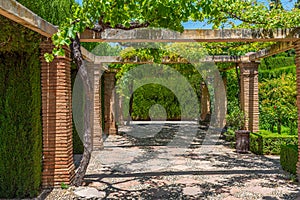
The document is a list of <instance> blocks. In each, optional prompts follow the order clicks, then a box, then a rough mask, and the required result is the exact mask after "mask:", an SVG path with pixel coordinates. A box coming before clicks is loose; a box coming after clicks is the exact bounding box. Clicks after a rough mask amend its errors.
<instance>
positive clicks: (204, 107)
mask: <svg viewBox="0 0 300 200" xmlns="http://www.w3.org/2000/svg"><path fill="white" fill-rule="evenodd" d="M208 114H210V100H209V92H208V88H207V85H206V84H205V82H202V83H201V115H200V120H201V121H206V120H207V115H208Z"/></svg>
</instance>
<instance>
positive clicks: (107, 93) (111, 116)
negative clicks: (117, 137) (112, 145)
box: [103, 71, 118, 135]
mask: <svg viewBox="0 0 300 200" xmlns="http://www.w3.org/2000/svg"><path fill="white" fill-rule="evenodd" d="M115 75H116V72H114V71H106V72H105V73H104V75H103V77H104V133H106V134H109V135H114V134H116V133H117V132H118V129H117V124H116V91H115V83H116V78H115Z"/></svg>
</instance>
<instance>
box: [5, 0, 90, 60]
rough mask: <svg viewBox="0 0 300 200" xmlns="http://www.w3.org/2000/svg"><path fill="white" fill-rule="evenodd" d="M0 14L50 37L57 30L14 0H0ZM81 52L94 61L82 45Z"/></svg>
mask: <svg viewBox="0 0 300 200" xmlns="http://www.w3.org/2000/svg"><path fill="white" fill-rule="evenodd" d="M0 15H3V16H4V17H6V18H8V19H10V20H12V21H15V22H16V23H18V24H20V25H22V26H25V27H27V28H29V29H31V30H33V31H35V32H37V33H39V34H41V35H43V36H45V37H47V38H51V37H52V35H53V34H54V33H56V32H57V31H58V28H57V27H56V26H54V25H53V24H51V23H49V22H47V21H46V20H44V19H42V18H41V17H39V16H37V15H36V14H34V13H33V12H32V11H30V10H29V9H28V8H26V7H24V6H23V5H21V4H20V3H18V2H17V1H15V0H0ZM81 52H82V54H83V57H84V59H86V60H87V61H89V62H94V60H95V56H94V55H93V54H92V53H90V52H89V51H87V50H86V49H85V48H83V47H81Z"/></svg>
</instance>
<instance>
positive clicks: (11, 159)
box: [0, 49, 42, 198]
mask: <svg viewBox="0 0 300 200" xmlns="http://www.w3.org/2000/svg"><path fill="white" fill-rule="evenodd" d="M40 114H41V85H40V63H39V51H38V49H36V51H35V52H32V53H15V52H14V53H5V54H1V53H0V141H1V144H0V197H1V198H16V197H17V198H24V197H34V196H36V195H37V194H38V192H39V190H40V184H41V172H42V122H41V115H40Z"/></svg>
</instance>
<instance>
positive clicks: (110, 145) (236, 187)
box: [85, 125, 299, 199]
mask: <svg viewBox="0 0 300 200" xmlns="http://www.w3.org/2000/svg"><path fill="white" fill-rule="evenodd" d="M189 126H191V125H188V126H186V127H185V129H184V130H185V131H188V128H189ZM178 128H179V127H178V125H165V126H163V128H162V129H161V130H160V131H159V132H158V133H156V134H155V135H152V136H151V137H148V138H141V137H136V136H135V135H134V134H130V133H128V132H122V133H120V135H117V136H109V137H108V138H107V140H106V142H105V149H104V150H103V151H99V152H94V155H93V158H94V160H92V161H91V164H90V166H89V169H88V173H87V175H86V176H85V182H86V185H89V186H91V187H95V188H97V189H98V190H100V191H104V192H105V195H106V196H105V199H226V198H229V197H235V198H240V199H296V197H297V196H298V192H299V188H298V186H297V185H295V184H293V183H291V182H290V181H289V180H288V178H289V177H288V175H287V174H285V173H284V172H283V171H282V170H281V168H280V164H279V159H278V157H276V156H258V155H254V154H251V153H249V154H237V153H236V152H235V151H234V149H230V148H228V146H226V145H223V142H224V141H219V142H218V143H217V144H216V145H215V146H214V149H213V151H211V152H208V153H201V152H200V151H199V148H200V147H201V144H202V142H203V139H204V137H205V134H206V132H205V129H203V127H201V128H199V127H198V129H197V133H196V134H195V137H194V138H193V140H192V143H191V145H190V146H189V147H188V148H186V149H184V150H183V149H180V148H172V147H167V146H166V145H167V144H168V142H170V141H171V140H172V138H174V136H175V134H176V131H178ZM193 128H194V127H193ZM143 129H144V127H142V128H141V129H140V130H143ZM199 152H200V153H199Z"/></svg>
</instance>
